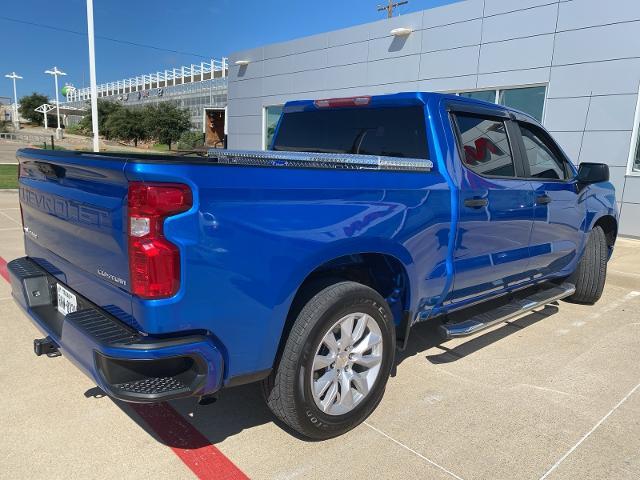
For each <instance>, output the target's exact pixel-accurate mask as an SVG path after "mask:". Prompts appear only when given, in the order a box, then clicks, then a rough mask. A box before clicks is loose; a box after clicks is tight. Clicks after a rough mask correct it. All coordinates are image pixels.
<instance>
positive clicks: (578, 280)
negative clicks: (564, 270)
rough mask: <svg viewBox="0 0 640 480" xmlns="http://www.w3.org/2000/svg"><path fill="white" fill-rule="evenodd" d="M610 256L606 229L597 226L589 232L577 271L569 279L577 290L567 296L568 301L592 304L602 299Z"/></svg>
mask: <svg viewBox="0 0 640 480" xmlns="http://www.w3.org/2000/svg"><path fill="white" fill-rule="evenodd" d="M608 258H609V251H608V247H607V237H606V236H605V234H604V230H602V228H601V227H598V226H596V227H594V228H593V230H591V232H590V233H589V238H588V239H587V244H586V246H585V249H584V253H583V254H582V258H581V259H580V261H579V262H578V267H577V268H576V271H575V272H573V274H571V276H570V277H569V278H568V280H567V281H568V282H569V283H573V284H574V285H575V286H576V292H575V293H574V294H573V295H571V296H570V297H567V300H568V301H570V302H574V303H585V304H588V305H592V304H594V303H596V302H597V301H598V300H599V299H600V296H601V295H602V290H603V289H604V281H605V279H606V277H607V260H608Z"/></svg>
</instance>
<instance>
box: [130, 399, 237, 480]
mask: <svg viewBox="0 0 640 480" xmlns="http://www.w3.org/2000/svg"><path fill="white" fill-rule="evenodd" d="M131 406H132V408H133V410H134V411H135V412H136V413H137V414H138V415H140V417H142V419H143V420H144V421H145V423H146V424H147V425H149V427H151V429H152V430H153V431H154V432H155V433H156V435H158V437H159V438H160V440H162V442H163V443H165V444H166V445H168V446H169V447H170V448H171V450H173V451H174V453H175V454H176V455H177V456H178V457H179V458H180V459H181V460H182V461H183V462H184V464H185V465H186V466H187V467H189V468H190V469H191V470H192V471H193V473H195V474H196V476H197V477H198V478H200V479H203V480H209V479H216V480H245V479H248V478H249V477H247V476H246V475H245V474H244V473H243V472H242V471H241V470H240V469H239V468H238V467H236V466H235V465H234V464H233V463H232V462H231V460H229V459H228V458H227V457H225V456H224V454H223V453H222V452H221V451H220V450H218V449H217V448H216V447H215V446H214V445H212V444H211V442H209V440H208V439H207V438H206V437H205V436H204V435H202V433H200V432H199V431H198V430H196V428H195V427H194V426H193V425H191V424H190V423H189V422H187V421H186V420H185V419H184V418H183V417H182V415H180V414H179V413H178V412H176V411H175V409H174V408H173V407H171V406H170V405H168V404H166V403H156V404H132V405H131Z"/></svg>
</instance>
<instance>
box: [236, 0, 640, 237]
mask: <svg viewBox="0 0 640 480" xmlns="http://www.w3.org/2000/svg"><path fill="white" fill-rule="evenodd" d="M396 27H410V28H413V30H414V32H413V33H412V34H411V35H409V36H408V37H404V38H398V37H393V36H392V35H391V34H390V31H391V30H392V29H393V28H396ZM639 32H640V1H638V0H609V1H607V2H603V1H601V0H466V1H461V2H459V3H454V4H451V5H447V6H443V7H439V8H434V9H429V10H425V11H422V12H417V13H412V14H408V15H402V16H400V17H395V18H392V19H384V20H380V21H378V22H374V23H370V24H365V25H358V26H356V27H352V28H347V29H343V30H337V31H333V32H328V33H323V34H320V35H313V36H310V37H305V38H300V39H297V40H293V41H290V42H284V43H278V44H273V45H267V46H264V47H260V48H256V49H252V50H248V51H243V52H236V53H234V54H233V55H232V56H231V57H230V62H229V63H230V74H229V105H228V118H229V147H230V148H249V149H260V148H262V146H263V130H264V128H263V122H264V120H263V116H264V107H265V106H269V105H278V104H282V103H284V102H286V101H288V100H293V99H309V98H326V97H335V96H349V95H360V94H382V93H395V92H400V91H416V90H423V91H457V90H472V89H482V88H500V87H512V86H520V85H530V84H546V85H547V98H546V104H545V115H544V119H543V123H544V124H545V126H546V127H547V128H548V129H549V130H550V131H551V132H552V133H553V135H554V136H555V137H556V139H557V140H558V141H559V142H560V143H561V145H562V146H563V147H564V148H565V150H566V151H567V153H568V154H569V155H570V156H571V158H572V159H573V161H574V162H575V163H579V162H581V161H594V162H606V163H608V164H609V166H610V169H611V179H612V182H613V183H614V185H615V187H616V190H617V198H618V202H619V207H620V211H621V217H622V219H621V228H620V230H621V233H623V234H627V235H634V236H640V176H638V175H635V174H633V175H626V173H627V171H626V168H627V162H628V158H629V151H630V148H631V136H632V131H633V128H634V115H635V109H636V103H637V96H638V90H639V86H640V35H639V34H638V33H639ZM237 60H248V61H249V64H248V65H246V66H242V67H239V66H236V65H235V62H236V61H237Z"/></svg>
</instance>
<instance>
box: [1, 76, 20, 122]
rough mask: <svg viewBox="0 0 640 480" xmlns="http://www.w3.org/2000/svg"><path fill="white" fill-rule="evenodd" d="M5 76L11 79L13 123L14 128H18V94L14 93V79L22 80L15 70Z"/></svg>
mask: <svg viewBox="0 0 640 480" xmlns="http://www.w3.org/2000/svg"><path fill="white" fill-rule="evenodd" d="M5 77H7V78H10V79H11V80H13V125H14V126H15V127H16V130H20V119H19V118H18V94H17V93H16V80H22V77H21V76H20V75H17V74H16V72H11V73H10V74H8V75H5Z"/></svg>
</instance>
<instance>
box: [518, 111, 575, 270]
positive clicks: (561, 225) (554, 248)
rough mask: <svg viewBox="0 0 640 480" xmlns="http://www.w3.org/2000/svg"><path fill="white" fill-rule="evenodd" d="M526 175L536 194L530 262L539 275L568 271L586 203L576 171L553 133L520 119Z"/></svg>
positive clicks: (573, 257)
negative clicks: (582, 197) (581, 194)
mask: <svg viewBox="0 0 640 480" xmlns="http://www.w3.org/2000/svg"><path fill="white" fill-rule="evenodd" d="M517 126H518V132H519V135H518V143H519V147H520V150H521V158H522V162H523V164H524V165H523V167H524V176H523V178H526V179H528V180H529V181H530V182H531V186H532V187H533V190H534V194H535V209H534V223H533V231H532V233H531V244H530V252H531V264H530V267H531V268H534V269H535V270H536V274H537V276H547V275H552V274H558V273H562V274H568V273H571V272H567V271H563V270H565V269H566V268H567V267H568V266H569V265H570V264H571V262H572V260H574V259H575V258H576V255H577V253H578V252H579V251H580V250H581V248H582V242H583V240H584V232H583V224H582V223H583V221H584V219H585V211H586V210H585V203H584V202H583V201H582V200H581V197H580V195H579V191H578V190H579V189H578V185H577V181H576V179H575V173H574V170H573V169H572V168H571V166H570V165H569V161H568V159H567V158H566V157H565V155H564V154H563V153H562V150H561V149H560V148H559V147H558V145H557V144H556V143H555V141H554V140H553V139H552V138H551V136H550V135H549V134H548V133H547V132H546V131H545V130H544V129H543V128H541V127H540V126H538V125H535V124H533V123H530V122H527V121H524V120H523V121H518V122H517Z"/></svg>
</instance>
